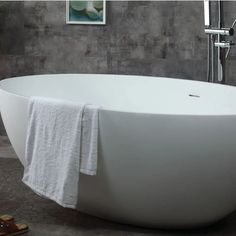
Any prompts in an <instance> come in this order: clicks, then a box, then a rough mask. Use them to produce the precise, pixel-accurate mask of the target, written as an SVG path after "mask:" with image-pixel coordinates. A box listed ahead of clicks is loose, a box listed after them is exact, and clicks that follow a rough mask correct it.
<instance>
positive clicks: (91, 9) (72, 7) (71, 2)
mask: <svg viewBox="0 0 236 236" xmlns="http://www.w3.org/2000/svg"><path fill="white" fill-rule="evenodd" d="M66 23H67V24H79V25H105V24H106V0H83V1H81V0H66Z"/></svg>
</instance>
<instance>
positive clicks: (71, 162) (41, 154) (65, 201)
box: [22, 97, 98, 208]
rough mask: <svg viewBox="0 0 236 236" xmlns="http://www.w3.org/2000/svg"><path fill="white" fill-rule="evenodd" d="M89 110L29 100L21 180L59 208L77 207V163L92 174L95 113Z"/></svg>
mask: <svg viewBox="0 0 236 236" xmlns="http://www.w3.org/2000/svg"><path fill="white" fill-rule="evenodd" d="M89 106H90V105H88V106H85V105H84V104H82V105H81V104H76V103H73V102H69V101H64V100H56V99H51V98H41V97H31V98H30V102H29V114H28V115H29V117H28V131H27V140H26V165H25V169H24V176H23V179H22V180H23V182H24V183H25V184H26V185H28V186H29V187H30V188H31V189H32V190H33V191H35V192H36V193H38V194H39V195H41V196H44V197H46V198H49V199H51V200H54V201H55V202H57V203H58V204H60V205H61V206H63V207H68V208H76V207H77V202H78V184H79V172H80V162H81V166H82V170H81V171H82V172H83V173H86V174H92V175H93V174H96V164H97V130H98V128H97V124H98V121H97V120H95V119H97V118H98V109H97V108H96V107H95V106H91V107H92V109H91V110H90V108H89ZM83 116H84V119H83ZM83 120H84V121H83ZM93 130H94V132H93ZM88 142H91V143H88Z"/></svg>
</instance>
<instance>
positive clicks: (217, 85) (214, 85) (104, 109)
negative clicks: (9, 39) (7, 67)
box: [0, 73, 236, 117]
mask: <svg viewBox="0 0 236 236" xmlns="http://www.w3.org/2000/svg"><path fill="white" fill-rule="evenodd" d="M40 75H42V76H50V75H54V76H55V75H95V76H96V75H98V76H103V75H104V76H109V75H112V76H124V77H125V76H127V79H132V78H129V77H133V76H134V77H139V78H142V77H144V78H145V77H149V78H160V79H168V80H179V81H182V82H187V83H197V84H198V83H200V84H205V85H207V86H213V87H226V88H235V89H236V87H235V86H232V85H228V84H218V83H209V82H206V81H197V80H187V79H179V78H174V77H164V76H150V75H125V74H90V73H60V74H58V73H52V74H32V75H22V76H15V77H9V78H4V79H2V80H0V95H1V91H3V92H4V93H6V94H8V95H13V96H15V97H18V98H21V99H24V100H27V102H28V101H29V99H30V96H24V95H20V94H17V93H13V92H10V91H7V90H5V89H3V88H2V86H1V85H2V84H3V83H4V82H7V81H8V80H12V79H17V78H22V77H23V78H24V77H36V76H40ZM144 78H143V79H144ZM235 92H236V91H235ZM42 97H47V96H42ZM55 99H60V98H55ZM68 101H70V100H69V99H68ZM99 110H101V111H107V112H119V113H130V114H140V115H147V116H149V115H163V116H185V117H186V116H190V117H193V116H196V117H233V116H236V111H235V113H233V112H232V113H229V114H220V113H214V114H191V113H190V114H187V113H179V114H178V113H164V112H163V113H162V112H158V113H157V112H156V113H153V112H138V111H125V110H119V109H109V108H104V107H103V106H101V107H100V108H99ZM0 113H1V102H0Z"/></svg>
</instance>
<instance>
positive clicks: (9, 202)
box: [0, 137, 236, 236]
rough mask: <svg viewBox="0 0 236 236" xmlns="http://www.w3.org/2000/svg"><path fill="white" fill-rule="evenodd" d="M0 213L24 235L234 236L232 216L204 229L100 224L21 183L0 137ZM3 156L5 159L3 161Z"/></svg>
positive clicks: (17, 167) (18, 167)
mask: <svg viewBox="0 0 236 236" xmlns="http://www.w3.org/2000/svg"><path fill="white" fill-rule="evenodd" d="M0 157H5V158H0V173H1V175H0V214H6V213H7V214H12V215H14V216H15V218H16V219H17V221H18V222H24V223H27V224H28V225H29V226H30V231H29V232H28V233H27V234H25V235H28V236H67V235H68V236H73V235H81V236H83V235H114V236H116V235H125V236H129V235H130V236H141V235H147V236H149V235H157V236H175V235H176V236H177V235H186V236H221V235H222V236H235V235H236V213H235V214H231V215H230V216H228V217H227V218H225V219H224V220H222V221H221V222H218V223H217V224H214V225H212V226H210V227H208V228H203V229H198V230H188V231H164V230H150V229H143V228H137V227H131V226H127V225H121V224H116V223H112V222H109V221H104V220H101V219H98V218H95V217H92V216H88V215H85V214H82V213H79V212H77V211H74V210H70V209H64V208H62V207H60V206H58V205H57V204H55V203H53V202H51V201H49V200H45V199H42V198H40V197H38V196H37V195H36V194H34V193H33V192H32V191H31V190H30V189H28V188H27V187H26V186H25V185H24V184H22V182H21V177H22V171H23V168H22V166H21V164H20V163H19V161H18V160H17V159H15V158H14V157H15V154H14V151H13V150H12V148H11V147H10V144H9V141H8V139H7V138H6V137H0ZM6 157H7V158H6Z"/></svg>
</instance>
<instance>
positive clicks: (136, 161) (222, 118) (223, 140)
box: [0, 74, 236, 228]
mask: <svg viewBox="0 0 236 236" xmlns="http://www.w3.org/2000/svg"><path fill="white" fill-rule="evenodd" d="M30 96H46V97H54V98H62V99H68V100H72V101H78V102H80V103H81V102H86V103H92V104H96V105H100V106H101V110H100V113H99V150H98V151H99V157H98V158H99V161H98V174H97V176H95V177H94V176H86V175H81V178H80V186H79V187H80V196H79V210H80V211H82V212H85V213H88V214H91V215H94V216H98V217H101V218H105V219H110V220H113V221H117V222H122V223H128V224H134V225H139V226H146V227H166V228H168V227H172V228H181V227H183V228H184V227H195V226H200V225H205V224H209V223H212V222H215V221H217V220H219V219H221V218H223V217H224V216H226V215H228V214H229V213H231V212H232V211H234V210H235V209H236V102H235V101H236V88H235V87H232V86H225V85H217V84H209V83H205V82H196V81H195V82H194V81H185V80H179V79H168V78H159V77H158V78H155V77H144V76H120V75H85V74H63V75H37V76H25V77H18V78H17V77H16V78H11V79H7V80H3V81H1V82H0V101H1V103H0V107H1V114H2V118H3V121H4V125H5V127H6V130H7V134H8V136H9V138H10V141H11V143H12V145H13V147H14V149H15V151H16V153H17V155H18V157H19V159H20V161H21V162H22V163H23V164H24V145H25V137H26V126H27V104H28V99H29V97H30Z"/></svg>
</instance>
